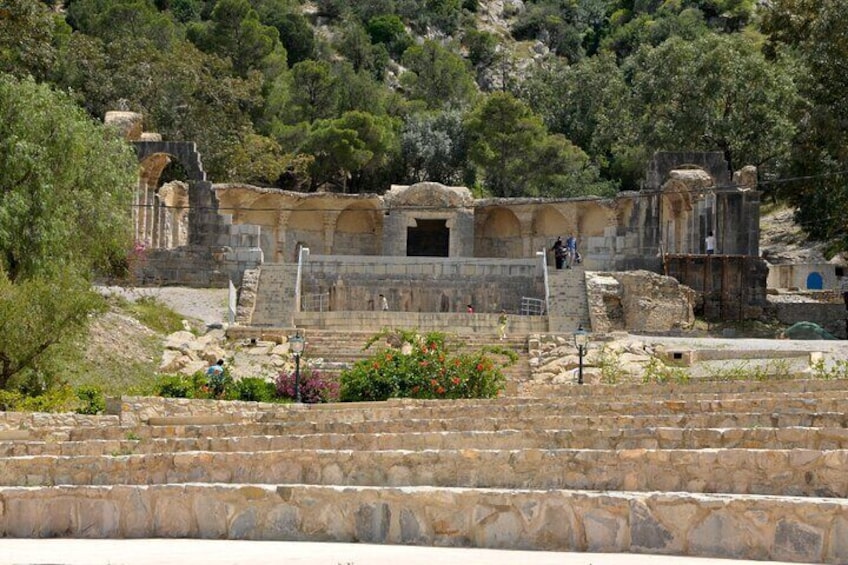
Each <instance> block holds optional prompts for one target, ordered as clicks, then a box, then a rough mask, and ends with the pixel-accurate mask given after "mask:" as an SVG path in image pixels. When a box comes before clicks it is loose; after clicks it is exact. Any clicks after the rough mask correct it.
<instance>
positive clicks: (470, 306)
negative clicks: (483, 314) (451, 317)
mask: <svg viewBox="0 0 848 565" xmlns="http://www.w3.org/2000/svg"><path fill="white" fill-rule="evenodd" d="M465 311H466V312H468V313H469V314H473V313H474V306H472V305H471V304H469V305H468V306H466V307H465Z"/></svg>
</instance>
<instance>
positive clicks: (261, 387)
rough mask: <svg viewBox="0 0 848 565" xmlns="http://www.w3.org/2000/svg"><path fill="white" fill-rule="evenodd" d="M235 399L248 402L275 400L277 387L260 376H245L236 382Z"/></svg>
mask: <svg viewBox="0 0 848 565" xmlns="http://www.w3.org/2000/svg"><path fill="white" fill-rule="evenodd" d="M234 389H235V400H244V401H247V402H274V401H275V400H276V398H277V387H276V386H275V385H274V383H272V382H269V381H266V380H265V379H262V378H259V377H245V378H243V379H240V380H238V381H236V382H235V386H234Z"/></svg>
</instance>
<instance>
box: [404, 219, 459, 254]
mask: <svg viewBox="0 0 848 565" xmlns="http://www.w3.org/2000/svg"><path fill="white" fill-rule="evenodd" d="M415 223H416V226H415V227H414V228H406V255H407V257H448V256H449V255H448V253H449V251H450V229H448V226H447V223H448V221H447V220H419V219H416V220H415Z"/></svg>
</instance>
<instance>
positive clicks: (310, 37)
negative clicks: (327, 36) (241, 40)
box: [264, 12, 315, 66]
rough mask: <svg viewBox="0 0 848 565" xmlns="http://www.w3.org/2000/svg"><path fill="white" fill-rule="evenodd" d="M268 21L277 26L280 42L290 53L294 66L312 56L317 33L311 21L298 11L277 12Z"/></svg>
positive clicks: (289, 57) (291, 63) (289, 60)
mask: <svg viewBox="0 0 848 565" xmlns="http://www.w3.org/2000/svg"><path fill="white" fill-rule="evenodd" d="M264 21H266V23H268V25H273V26H274V27H275V28H277V31H278V32H279V34H280V42H281V43H282V44H283V47H284V48H285V50H286V54H287V55H288V59H287V60H288V64H289V66H293V65H295V64H297V63H299V62H301V61H305V60H306V59H309V58H310V57H312V54H313V52H314V51H315V34H314V33H313V32H312V27H311V26H310V25H309V21H308V20H307V19H306V18H305V17H303V15H301V14H298V13H293V12H290V13H283V14H275V15H274V17H272V18H269V19H267V20H264Z"/></svg>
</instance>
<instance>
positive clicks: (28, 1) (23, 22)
mask: <svg viewBox="0 0 848 565" xmlns="http://www.w3.org/2000/svg"><path fill="white" fill-rule="evenodd" d="M53 28H54V20H53V16H52V15H51V13H50V10H49V9H48V8H47V7H46V6H45V5H44V4H43V3H41V2H38V1H37V0H4V1H3V2H2V3H0V73H11V74H14V75H16V76H19V77H24V76H27V75H32V76H34V77H36V78H43V77H44V76H45V75H46V74H47V71H48V70H49V69H50V67H51V65H52V64H53V61H54V60H55V57H56V53H55V49H54V47H53V45H52V39H53Z"/></svg>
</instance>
